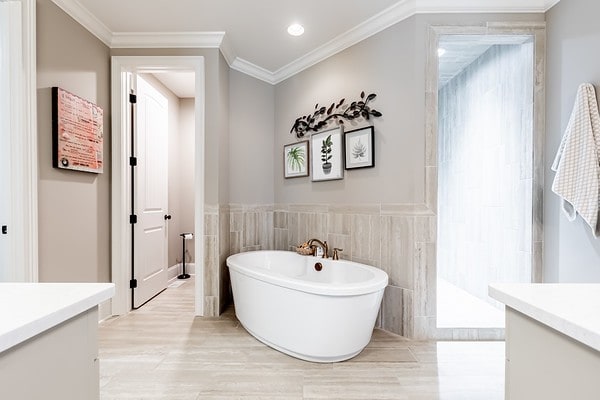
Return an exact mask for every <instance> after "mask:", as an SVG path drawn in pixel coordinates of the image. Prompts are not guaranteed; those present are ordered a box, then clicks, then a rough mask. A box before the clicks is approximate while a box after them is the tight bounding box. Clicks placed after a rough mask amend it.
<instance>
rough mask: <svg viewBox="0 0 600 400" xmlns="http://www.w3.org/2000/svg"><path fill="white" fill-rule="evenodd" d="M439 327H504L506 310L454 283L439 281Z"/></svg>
mask: <svg viewBox="0 0 600 400" xmlns="http://www.w3.org/2000/svg"><path fill="white" fill-rule="evenodd" d="M437 326H438V328H504V310H503V309H500V308H496V307H494V306H493V305H491V304H490V303H487V302H485V301H483V300H481V299H480V298H478V297H475V296H473V295H472V294H470V293H468V292H466V291H465V290H463V289H461V288H459V287H457V286H455V285H453V284H452V283H450V282H448V281H446V280H444V279H438V281H437Z"/></svg>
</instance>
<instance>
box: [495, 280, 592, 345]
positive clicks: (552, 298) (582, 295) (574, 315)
mask: <svg viewBox="0 0 600 400" xmlns="http://www.w3.org/2000/svg"><path fill="white" fill-rule="evenodd" d="M489 294H490V296H491V297H492V298H494V299H496V300H498V301H500V302H501V303H504V304H506V305H507V306H508V307H510V308H512V309H514V310H516V311H518V312H520V313H522V314H525V315H527V316H528V317H530V318H533V319H535V320H537V321H539V322H541V323H542V324H544V325H547V326H549V327H551V328H553V329H555V330H557V331H559V332H561V333H562V334H564V335H567V336H569V337H571V338H573V339H575V340H577V341H579V342H581V343H583V344H585V345H587V346H589V347H591V348H593V349H595V350H596V351H600V284H587V283H585V284H584V283H582V284H578V283H573V284H571V283H557V284H549V283H540V284H518V283H517V284H512V283H510V284H508V283H507V284H492V285H490V286H489Z"/></svg>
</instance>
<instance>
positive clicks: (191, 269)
mask: <svg viewBox="0 0 600 400" xmlns="http://www.w3.org/2000/svg"><path fill="white" fill-rule="evenodd" d="M182 269H183V267H182V265H181V263H178V264H175V265H171V266H170V267H169V268H168V270H167V273H168V275H167V277H168V279H169V282H172V281H174V280H175V279H177V276H178V275H179V274H181V273H182ZM185 272H186V273H188V274H190V275H195V274H196V264H195V263H187V262H186V263H185Z"/></svg>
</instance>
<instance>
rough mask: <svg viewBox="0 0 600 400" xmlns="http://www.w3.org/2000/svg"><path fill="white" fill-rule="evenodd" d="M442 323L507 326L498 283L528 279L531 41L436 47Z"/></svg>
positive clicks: (464, 41) (475, 38)
mask: <svg viewBox="0 0 600 400" xmlns="http://www.w3.org/2000/svg"><path fill="white" fill-rule="evenodd" d="M438 59H439V68H438V71H439V76H438V145H437V146H438V238H437V240H438V242H437V243H438V245H437V246H438V247H437V326H438V328H502V327H504V313H503V308H502V306H501V305H500V304H497V303H496V302H495V301H494V300H492V299H491V298H490V297H489V296H488V294H487V290H488V289H487V288H488V284H489V283H492V282H531V281H532V254H533V253H532V252H533V242H532V226H533V211H532V210H533V207H532V201H533V197H532V196H533V195H532V193H533V171H534V170H533V136H534V135H533V131H534V130H533V115H534V67H533V66H534V40H533V37H532V36H514V35H442V36H440V38H439V47H438Z"/></svg>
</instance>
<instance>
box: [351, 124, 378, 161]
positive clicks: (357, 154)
mask: <svg viewBox="0 0 600 400" xmlns="http://www.w3.org/2000/svg"><path fill="white" fill-rule="evenodd" d="M344 136H345V137H344V154H345V165H346V167H345V168H346V169H356V168H370V167H374V166H375V140H374V139H375V135H374V129H373V127H372V126H367V127H365V128H360V129H355V130H353V131H348V132H346V134H345V135H344Z"/></svg>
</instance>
